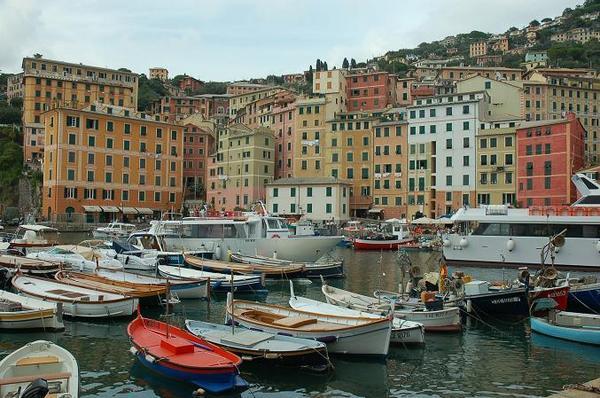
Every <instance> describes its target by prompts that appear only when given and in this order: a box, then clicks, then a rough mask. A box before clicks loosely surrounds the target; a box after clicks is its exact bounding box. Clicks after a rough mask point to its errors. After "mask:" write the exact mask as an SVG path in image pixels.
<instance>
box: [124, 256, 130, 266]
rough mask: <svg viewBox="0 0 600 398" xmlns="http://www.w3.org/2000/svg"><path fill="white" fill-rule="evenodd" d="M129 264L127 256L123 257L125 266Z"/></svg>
mask: <svg viewBox="0 0 600 398" xmlns="http://www.w3.org/2000/svg"><path fill="white" fill-rule="evenodd" d="M127 264H129V256H127V257H125V265H127Z"/></svg>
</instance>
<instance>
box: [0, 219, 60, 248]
mask: <svg viewBox="0 0 600 398" xmlns="http://www.w3.org/2000/svg"><path fill="white" fill-rule="evenodd" d="M57 243H58V230H57V229H56V228H52V227H47V226H45V225H37V224H23V225H19V227H18V228H17V230H16V231H15V234H14V237H13V238H12V239H11V240H10V246H9V247H10V248H11V249H20V250H22V251H23V254H26V253H28V252H30V250H34V251H35V250H36V249H39V248H46V247H49V246H54V245H56V244H57Z"/></svg>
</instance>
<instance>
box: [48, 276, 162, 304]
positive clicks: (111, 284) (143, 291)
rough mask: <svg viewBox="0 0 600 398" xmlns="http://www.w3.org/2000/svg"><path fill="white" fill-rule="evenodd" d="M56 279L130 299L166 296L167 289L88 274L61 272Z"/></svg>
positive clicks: (160, 286)
mask: <svg viewBox="0 0 600 398" xmlns="http://www.w3.org/2000/svg"><path fill="white" fill-rule="evenodd" d="M54 278H55V279H56V280H58V281H60V282H63V283H66V284H68V285H72V286H80V287H87V288H91V289H100V290H102V291H105V292H111V293H116V294H122V295H124V296H129V297H137V298H144V297H156V296H159V295H161V294H166V292H167V288H166V286H162V285H145V284H135V283H131V282H122V281H114V280H111V279H108V278H105V277H103V276H101V275H97V274H86V273H83V272H75V271H59V272H57V273H56V275H55V276H54Z"/></svg>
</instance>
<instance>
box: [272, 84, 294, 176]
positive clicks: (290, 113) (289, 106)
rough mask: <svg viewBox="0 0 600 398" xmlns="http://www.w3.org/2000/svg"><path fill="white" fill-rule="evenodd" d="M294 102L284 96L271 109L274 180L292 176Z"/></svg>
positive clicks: (290, 97)
mask: <svg viewBox="0 0 600 398" xmlns="http://www.w3.org/2000/svg"><path fill="white" fill-rule="evenodd" d="M294 101H295V97H294V96H286V97H283V98H281V99H280V100H279V101H277V102H276V103H275V106H274V107H273V125H272V127H271V130H273V132H274V134H275V179H279V178H289V177H292V175H293V174H294V172H293V170H294V147H293V145H294V133H295V129H294V114H295V112H294V110H295V109H296V106H295V105H294Z"/></svg>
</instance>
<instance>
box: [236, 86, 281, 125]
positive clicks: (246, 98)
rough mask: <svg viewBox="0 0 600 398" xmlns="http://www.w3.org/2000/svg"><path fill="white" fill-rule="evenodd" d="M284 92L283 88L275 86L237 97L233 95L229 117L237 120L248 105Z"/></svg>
mask: <svg viewBox="0 0 600 398" xmlns="http://www.w3.org/2000/svg"><path fill="white" fill-rule="evenodd" d="M282 90H283V89H282V88H281V87H276V86H273V87H267V88H261V89H259V90H254V91H250V92H247V93H242V94H237V95H234V94H232V95H231V97H229V116H230V117H231V118H235V117H236V115H237V113H238V111H240V110H241V109H244V108H245V107H246V105H249V104H251V103H252V102H255V101H258V100H260V99H263V98H267V97H270V96H272V95H274V94H276V93H278V92H280V91H282Z"/></svg>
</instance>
